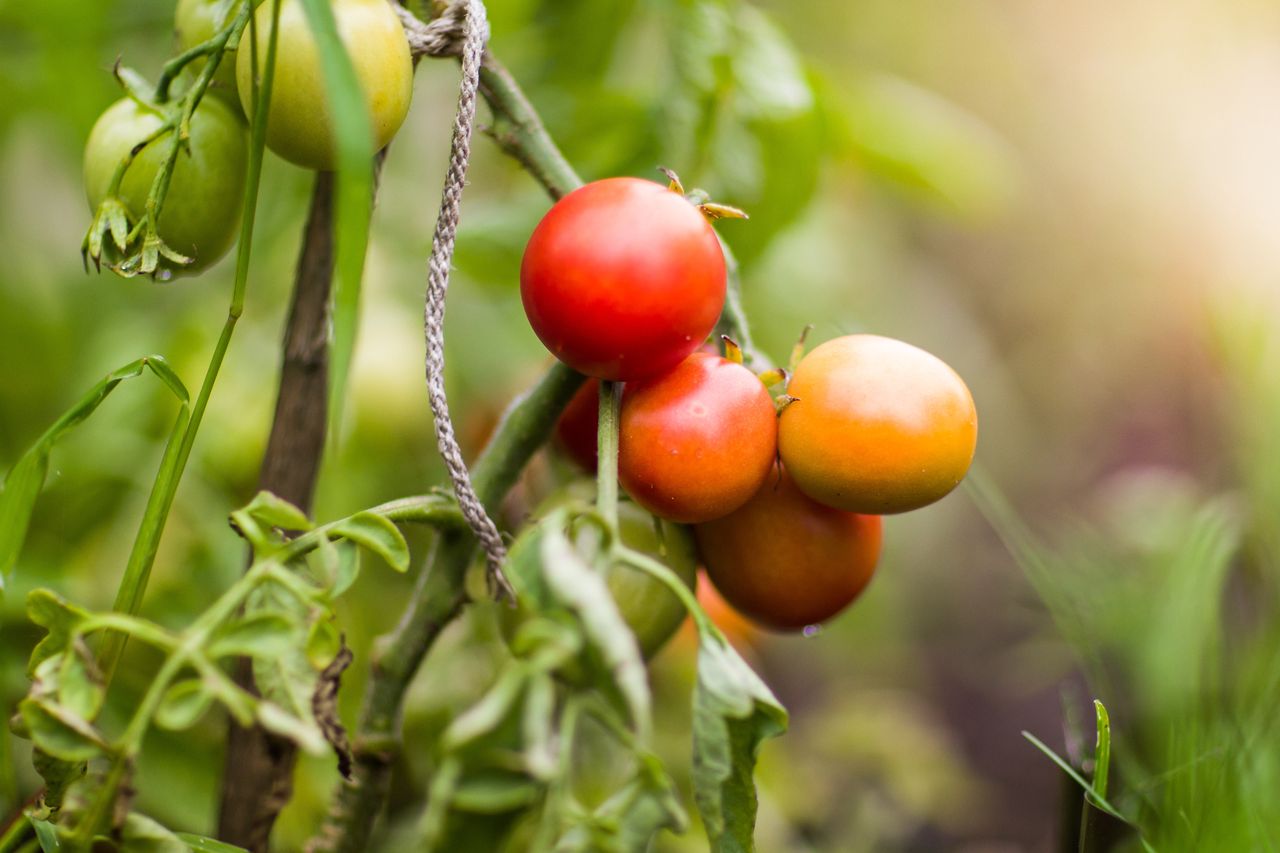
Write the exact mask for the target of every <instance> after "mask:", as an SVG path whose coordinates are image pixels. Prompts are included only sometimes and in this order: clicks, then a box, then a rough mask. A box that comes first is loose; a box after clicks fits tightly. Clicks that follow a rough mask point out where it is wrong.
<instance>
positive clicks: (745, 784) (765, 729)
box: [693, 632, 787, 851]
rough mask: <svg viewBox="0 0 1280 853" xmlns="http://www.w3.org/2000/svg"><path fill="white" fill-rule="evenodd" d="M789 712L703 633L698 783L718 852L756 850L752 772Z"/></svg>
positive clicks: (696, 697) (696, 705) (696, 725)
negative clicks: (762, 749)
mask: <svg viewBox="0 0 1280 853" xmlns="http://www.w3.org/2000/svg"><path fill="white" fill-rule="evenodd" d="M786 727H787V712H786V709H784V708H783V707H782V705H781V704H779V703H778V700H777V699H776V698H774V696H773V692H772V691H770V690H769V688H768V687H767V686H766V685H765V683H764V682H763V681H761V680H760V677H759V676H757V675H756V674H755V673H754V672H753V671H752V670H751V667H749V666H747V664H746V662H745V661H743V660H742V658H741V657H739V656H738V653H737V652H736V651H734V650H733V648H732V647H731V646H729V645H728V644H727V643H725V642H724V641H723V640H721V639H720V638H719V637H716V636H713V635H712V634H711V633H710V632H702V633H701V635H700V643H699V646H698V682H697V686H696V687H695V688H694V694H693V785H694V796H695V799H696V800H697V803H698V810H699V812H701V814H702V822H703V825H704V826H705V828H706V831H707V838H708V840H709V841H710V842H711V849H712V850H713V851H751V850H754V849H755V841H754V832H755V819H756V789H755V780H754V778H753V774H754V772H755V764H756V756H757V754H758V753H759V750H760V744H761V742H762V741H763V740H764V739H765V738H769V737H775V736H777V735H779V734H782V732H784V731H785V730H786Z"/></svg>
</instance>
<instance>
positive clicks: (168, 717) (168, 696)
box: [156, 678, 213, 731]
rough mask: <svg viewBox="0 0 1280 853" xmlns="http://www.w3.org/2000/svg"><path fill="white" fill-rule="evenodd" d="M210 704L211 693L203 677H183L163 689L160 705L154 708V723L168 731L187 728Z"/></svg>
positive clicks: (211, 701) (211, 700) (194, 722)
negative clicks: (166, 688)
mask: <svg viewBox="0 0 1280 853" xmlns="http://www.w3.org/2000/svg"><path fill="white" fill-rule="evenodd" d="M212 704H213V694H211V693H210V692H209V689H208V687H206V686H205V683H204V680H203V679H201V678H187V679H183V680H182V681H178V682H175V683H174V684H171V685H170V686H169V689H168V690H166V691H165V694H164V698H163V699H162V700H161V702H160V707H159V708H158V709H156V725H158V726H160V727H161V728H165V729H169V730H170V731H183V730H184V729H189V728H191V727H192V726H194V725H195V724H196V723H197V722H199V720H200V718H201V717H203V716H204V714H205V712H206V711H208V710H209V706H210V705H212Z"/></svg>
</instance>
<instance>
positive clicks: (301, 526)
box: [242, 491, 314, 530]
mask: <svg viewBox="0 0 1280 853" xmlns="http://www.w3.org/2000/svg"><path fill="white" fill-rule="evenodd" d="M242 511H243V512H245V513H248V514H249V515H251V516H252V517H253V518H256V519H257V520H258V521H260V522H262V523H263V524H265V525H267V526H268V527H279V528H281V529H282V530H311V529H312V527H314V525H313V524H312V523H311V519H309V518H307V514H306V513H305V512H303V511H302V510H300V509H298V508H297V507H296V506H294V505H293V504H291V503H289V502H288V501H287V500H285V499H284V498H281V497H278V496H276V495H274V494H272V493H271V492H266V491H263V492H258V494H256V495H254V497H253V500H251V501H249V503H248V505H247V506H245V507H244V509H243V510H242Z"/></svg>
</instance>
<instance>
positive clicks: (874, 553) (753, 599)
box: [694, 468, 881, 631]
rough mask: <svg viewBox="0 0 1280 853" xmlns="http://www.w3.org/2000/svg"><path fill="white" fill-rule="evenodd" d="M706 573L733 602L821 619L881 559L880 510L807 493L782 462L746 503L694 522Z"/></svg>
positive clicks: (764, 617)
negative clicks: (827, 501)
mask: <svg viewBox="0 0 1280 853" xmlns="http://www.w3.org/2000/svg"><path fill="white" fill-rule="evenodd" d="M694 536H695V537H696V538H697V541H698V550H699V552H700V553H701V555H702V559H703V562H704V563H705V565H706V567H707V576H708V577H709V578H710V579H711V582H712V583H713V584H715V586H716V589H717V590H719V592H720V594H721V595H723V596H724V599H725V601H727V602H729V604H731V605H732V606H733V607H734V608H735V609H737V610H738V611H740V612H742V613H743V614H745V615H746V616H749V617H750V618H752V619H754V620H755V621H756V622H759V623H760V624H762V625H765V626H767V627H770V628H774V629H777V630H781V631H794V630H799V629H801V628H804V627H806V626H808V625H816V624H818V623H819V622H825V621H826V620H828V619H830V618H831V617H832V616H834V615H836V614H837V613H839V612H840V611H841V610H843V609H844V608H845V607H847V606H848V605H849V604H851V603H852V602H853V600H854V599H856V598H857V597H858V596H859V595H860V594H861V593H862V590H863V589H865V588H866V586H867V584H868V583H869V582H870V580H871V576H872V574H873V573H874V572H875V568H876V563H877V561H878V560H879V559H880V540H881V521H880V517H879V516H875V515H858V514H856V513H852V512H845V511H844V510H839V509H832V508H831V507H828V506H824V505H822V504H820V503H818V502H817V501H815V500H813V499H811V498H809V497H808V496H806V495H805V494H804V493H803V492H801V491H800V489H799V488H797V487H796V484H795V482H794V481H793V480H792V479H791V477H790V476H789V474H788V472H787V471H786V470H785V469H781V468H775V469H774V474H773V475H771V476H770V478H769V480H768V482H766V483H765V485H764V487H763V488H761V489H760V491H758V492H757V493H756V495H755V497H753V498H752V499H751V500H750V501H748V502H747V504H746V505H745V506H743V507H742V508H740V509H739V510H737V511H736V512H734V513H731V514H730V515H727V516H725V517H724V518H721V519H717V520H715V521H711V522H707V523H706V524H699V525H698V526H697V527H695V528H694Z"/></svg>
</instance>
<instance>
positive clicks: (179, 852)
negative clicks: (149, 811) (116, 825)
mask: <svg viewBox="0 0 1280 853" xmlns="http://www.w3.org/2000/svg"><path fill="white" fill-rule="evenodd" d="M120 853H190V848H188V847H187V844H186V842H184V841H183V840H182V839H180V838H178V836H176V835H174V834H173V833H172V832H171V831H170V830H168V829H166V828H165V827H164V826H161V825H160V824H159V823H157V822H156V821H154V820H152V819H151V818H149V817H147V816H145V815H141V814H138V813H137V812H130V813H129V815H128V816H127V817H125V819H124V826H122V827H121V828H120Z"/></svg>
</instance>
